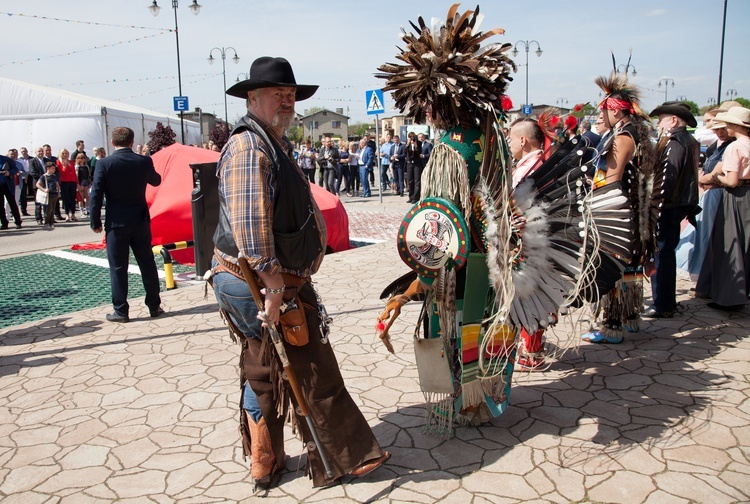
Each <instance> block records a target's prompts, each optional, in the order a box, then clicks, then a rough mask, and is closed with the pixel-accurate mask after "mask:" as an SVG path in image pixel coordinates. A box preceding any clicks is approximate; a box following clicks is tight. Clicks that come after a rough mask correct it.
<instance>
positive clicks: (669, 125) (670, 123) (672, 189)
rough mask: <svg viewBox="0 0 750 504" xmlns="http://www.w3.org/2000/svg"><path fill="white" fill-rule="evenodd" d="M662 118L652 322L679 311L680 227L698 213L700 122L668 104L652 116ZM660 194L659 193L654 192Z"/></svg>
mask: <svg viewBox="0 0 750 504" xmlns="http://www.w3.org/2000/svg"><path fill="white" fill-rule="evenodd" d="M651 117H658V118H659V120H658V122H657V128H658V129H659V133H660V138H659V144H658V147H657V153H656V154H657V165H656V173H660V172H661V170H662V169H663V171H664V182H663V185H662V190H661V194H662V197H663V202H662V207H661V214H660V215H659V222H658V224H659V226H658V234H657V246H658V249H659V250H658V252H657V253H656V257H655V267H656V272H655V273H654V274H653V276H652V278H651V297H652V305H651V306H649V308H648V309H647V310H646V311H645V312H644V313H643V316H644V317H649V318H671V317H672V316H674V312H675V310H676V308H677V301H676V294H675V289H676V283H677V260H676V258H675V248H676V247H677V243H678V242H679V240H680V223H681V222H682V220H683V219H684V218H686V217H687V216H689V215H694V214H695V212H696V211H697V210H698V158H699V156H700V144H698V141H697V140H695V138H693V135H691V134H690V133H689V132H688V131H687V127H688V126H690V127H691V128H694V127H695V126H697V124H698V123H697V121H696V120H695V117H694V116H693V114H692V112H690V108H689V107H688V106H687V104H685V103H683V102H675V101H673V102H665V103H663V104H662V105H661V106H659V107H657V108H655V109H654V111H653V112H651ZM654 193H655V194H656V191H654Z"/></svg>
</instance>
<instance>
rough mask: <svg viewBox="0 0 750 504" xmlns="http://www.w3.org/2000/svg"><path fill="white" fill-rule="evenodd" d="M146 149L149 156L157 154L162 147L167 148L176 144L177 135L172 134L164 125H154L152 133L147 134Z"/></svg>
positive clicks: (158, 123)
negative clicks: (149, 153)
mask: <svg viewBox="0 0 750 504" xmlns="http://www.w3.org/2000/svg"><path fill="white" fill-rule="evenodd" d="M148 138H149V141H148V148H149V150H150V151H151V154H154V153H155V152H159V151H160V150H161V149H163V148H164V147H169V146H170V145H172V144H173V143H175V142H176V140H175V138H177V133H175V132H174V130H173V129H172V127H171V126H169V125H167V126H166V127H164V125H163V124H162V123H161V122H157V123H156V128H154V130H153V131H149V132H148Z"/></svg>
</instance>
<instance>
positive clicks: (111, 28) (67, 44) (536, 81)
mask: <svg viewBox="0 0 750 504" xmlns="http://www.w3.org/2000/svg"><path fill="white" fill-rule="evenodd" d="M198 1H199V3H200V4H201V5H202V9H201V11H200V14H199V15H197V16H194V15H193V14H192V12H191V10H190V9H189V8H188V6H189V5H190V3H192V0H180V1H179V4H180V5H179V8H178V9H177V13H178V21H179V33H180V56H181V67H182V89H183V95H185V96H188V97H189V106H190V109H194V108H195V107H201V108H202V109H203V110H204V111H207V112H212V113H215V114H217V115H218V116H219V117H223V115H224V94H223V91H224V89H223V88H224V85H223V82H222V71H221V70H222V67H221V57H220V51H218V50H215V51H214V53H213V54H214V57H215V58H216V61H215V62H214V64H213V66H210V65H209V64H208V61H207V58H208V56H209V53H210V52H211V50H212V48H214V47H218V48H221V47H226V48H229V47H233V48H234V49H236V52H237V54H238V56H239V57H240V61H239V64H235V63H233V62H232V61H231V57H232V56H234V52H233V51H232V50H231V49H230V50H228V51H227V53H228V56H227V59H226V79H227V86H230V85H232V84H233V83H234V82H235V80H236V78H237V76H238V74H240V73H245V72H248V71H249V68H250V64H251V63H252V61H253V60H254V59H255V58H257V57H259V56H283V57H286V58H287V59H288V60H290V62H291V63H292V65H293V67H294V72H295V75H296V78H297V82H298V83H301V84H318V85H320V90H319V91H318V92H317V94H316V95H315V96H314V97H313V98H311V99H309V100H307V101H304V102H300V103H299V104H298V106H297V111H298V112H300V113H303V112H304V109H305V108H309V107H324V108H328V109H331V110H334V109H336V108H343V109H344V113H346V114H348V115H349V116H350V117H351V118H352V120H353V121H366V120H368V117H367V115H366V113H365V91H367V90H368V89H374V88H379V87H382V85H383V81H381V80H379V79H375V78H374V76H373V74H374V73H375V72H376V71H377V67H378V66H379V65H381V64H383V63H384V62H388V61H391V62H392V61H395V59H394V55H395V54H396V53H397V49H396V46H397V45H399V44H400V38H399V34H400V28H401V27H402V26H409V25H408V21H409V20H415V19H416V18H417V16H419V15H422V16H423V17H424V18H425V19H426V20H429V19H430V18H431V17H442V18H445V15H446V13H447V11H448V8H449V7H450V5H451V4H452V3H453V2H450V1H443V0H411V1H408V2H404V1H396V0H381V1H379V2H367V3H365V2H358V1H342V0H328V1H325V0H324V1H308V0H273V1H265V0H198ZM158 3H159V5H160V6H161V7H162V10H161V13H160V14H159V16H158V17H153V16H152V15H151V13H150V11H149V10H148V6H149V5H150V4H151V0H117V1H115V0H75V1H64V0H26V1H23V2H21V1H19V0H0V32H1V33H2V34H3V37H2V40H3V43H2V55H1V56H0V76H2V77H9V78H13V79H18V80H21V81H27V82H32V83H36V84H42V85H47V86H52V87H57V88H61V89H65V90H67V91H71V92H75V93H81V94H86V95H90V96H95V97H101V98H106V99H109V100H116V101H121V102H124V103H128V104H131V105H135V106H139V107H143V108H147V109H151V110H154V111H158V112H161V113H171V112H172V110H173V109H172V97H173V96H177V95H178V86H177V78H176V75H177V58H176V49H175V36H174V33H173V32H167V31H166V30H168V29H173V28H174V11H173V10H172V8H171V1H170V0H158ZM479 5H480V10H481V12H482V13H484V14H485V16H486V17H485V20H484V22H483V24H482V28H483V29H485V30H487V29H492V28H496V27H500V28H504V29H505V35H502V36H497V37H494V41H497V42H510V43H516V42H518V41H525V40H528V41H537V42H538V43H539V45H540V46H541V49H542V50H543V54H542V56H541V57H537V56H536V54H534V52H533V51H535V50H536V44H534V43H532V44H531V52H530V53H529V75H528V77H529V101H530V102H531V103H535V104H540V103H546V104H550V105H555V104H558V103H560V104H567V105H568V106H573V105H574V104H575V103H581V102H592V103H594V104H595V103H596V102H597V101H598V98H599V89H598V88H597V87H596V86H595V85H594V84H593V79H594V77H595V76H597V75H604V74H607V73H609V72H610V71H611V69H612V61H611V56H610V49H611V50H613V51H614V53H615V56H616V58H617V63H618V64H624V63H625V62H626V61H627V57H628V50H629V49H630V48H632V51H633V58H632V62H631V63H632V65H633V66H634V68H635V69H636V70H637V76H636V77H631V80H632V81H633V82H634V83H636V84H638V85H639V86H641V88H642V91H643V102H644V105H645V108H646V109H649V110H650V109H652V108H654V107H655V106H657V105H658V104H660V103H661V102H663V101H664V97H665V95H664V84H663V83H662V86H661V87H659V86H658V84H659V81H660V80H662V81H664V80H665V79H669V81H668V82H669V87H668V89H667V91H668V98H669V99H670V100H672V99H676V98H677V97H681V96H685V97H687V98H688V99H690V100H693V101H695V102H697V103H698V104H699V105H701V106H702V105H705V104H707V103H708V100H709V98H714V99H715V98H716V94H717V86H718V74H719V55H720V47H721V28H722V12H723V6H724V0H619V1H617V2H613V1H610V0H568V1H567V2H559V1H547V0H537V1H518V0H515V1H506V0H492V1H485V2H480V4H479ZM475 6H476V3H463V4H462V5H461V7H462V10H465V9H473V8H474V7H475ZM43 17H46V18H57V19H44V18H43ZM749 20H750V1H748V0H728V14H727V26H726V42H725V52H724V69H723V84H722V100H724V99H726V97H725V96H726V92H727V91H728V90H736V93H737V95H738V96H741V97H745V98H750V65H748V61H750V60H749V59H748V51H749V50H750V24H749V23H748V21H749ZM96 23H99V24H96ZM428 23H429V21H428ZM102 24H104V25H106V26H102ZM159 29H162V30H159ZM491 40H492V39H491ZM518 47H519V49H520V52H519V54H518V56H517V57H516V58H515V59H516V63H517V64H518V66H519V68H518V72H517V73H516V74H515V76H514V81H513V82H512V83H511V84H510V87H509V95H510V97H511V99H512V100H513V103H514V104H515V105H516V106H519V105H520V104H522V103H523V102H524V95H525V79H526V68H525V52H524V50H523V44H519V45H518ZM672 81H674V87H672V85H671V82H672ZM227 104H228V109H229V120H230V121H231V122H234V121H235V120H236V119H237V118H238V117H239V116H240V115H241V114H243V113H244V103H243V101H242V100H240V99H237V98H233V97H227ZM392 106H393V101H392V100H390V99H389V98H388V96H387V95H386V102H385V107H386V114H385V115H386V116H388V115H393V114H395V113H396V111H394V110H392V109H391V107H392ZM372 118H373V117H372V116H371V117H370V118H369V119H372Z"/></svg>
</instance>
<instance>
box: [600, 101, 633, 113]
mask: <svg viewBox="0 0 750 504" xmlns="http://www.w3.org/2000/svg"><path fill="white" fill-rule="evenodd" d="M599 107H600V108H601V109H602V110H628V111H630V113H631V114H635V109H634V108H633V104H632V103H630V102H629V101H625V100H621V99H619V98H605V99H604V100H602V103H601V104H600V105H599Z"/></svg>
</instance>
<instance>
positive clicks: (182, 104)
mask: <svg viewBox="0 0 750 504" xmlns="http://www.w3.org/2000/svg"><path fill="white" fill-rule="evenodd" d="M186 110H188V97H187V96H175V97H174V111H175V112H185V111H186Z"/></svg>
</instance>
